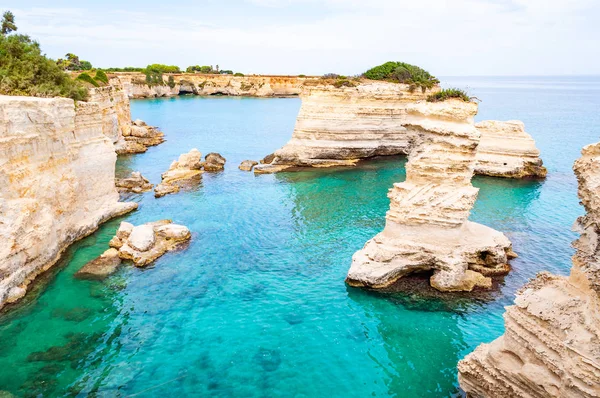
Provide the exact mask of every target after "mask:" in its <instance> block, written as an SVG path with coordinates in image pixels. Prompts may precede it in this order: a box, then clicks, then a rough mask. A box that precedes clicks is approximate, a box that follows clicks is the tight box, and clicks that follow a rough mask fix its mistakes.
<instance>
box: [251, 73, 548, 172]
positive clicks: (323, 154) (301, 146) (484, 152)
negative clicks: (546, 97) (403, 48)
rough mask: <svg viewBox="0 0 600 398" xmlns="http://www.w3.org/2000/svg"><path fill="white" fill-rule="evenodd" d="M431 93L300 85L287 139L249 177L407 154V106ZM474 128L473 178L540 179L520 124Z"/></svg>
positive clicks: (382, 86)
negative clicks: (477, 143) (476, 132)
mask: <svg viewBox="0 0 600 398" xmlns="http://www.w3.org/2000/svg"><path fill="white" fill-rule="evenodd" d="M437 90H439V88H438V87H435V88H433V89H432V90H429V91H427V92H425V93H423V92H421V91H420V90H416V91H414V92H410V91H409V90H408V86H407V85H403V84H395V83H388V82H380V81H362V82H360V84H357V85H356V86H355V87H334V86H333V85H330V84H322V83H321V82H319V81H315V80H311V81H306V82H305V83H304V87H303V90H302V93H301V95H300V96H301V98H302V107H301V108H300V112H299V114H298V118H297V120H296V127H295V129H294V132H293V134H292V138H291V140H290V141H289V142H288V143H287V144H286V145H285V146H284V147H283V148H281V149H279V150H277V151H276V152H275V153H274V157H273V160H272V161H271V162H270V165H268V164H266V165H260V166H258V167H256V168H255V172H256V173H271V172H278V171H282V170H293V169H295V168H300V167H329V166H338V165H344V166H349V165H354V164H356V163H357V162H358V161H359V160H360V159H365V158H370V157H373V156H380V155H397V154H408V153H410V152H411V150H412V148H413V147H414V145H415V142H416V141H415V140H414V137H413V136H412V135H411V131H410V130H407V129H406V128H405V127H404V123H405V119H406V109H407V106H409V104H412V103H415V102H418V101H425V100H426V97H427V96H428V95H430V94H432V93H433V92H436V91H437ZM450 117H453V116H451V115H450ZM469 123H471V124H472V123H473V121H472V120H471V121H470V122H469ZM477 128H478V130H479V131H480V134H481V146H480V148H481V149H478V151H481V153H479V152H478V155H477V157H478V163H477V165H476V168H475V172H476V173H478V174H483V175H491V176H503V177H519V178H520V177H530V176H540V177H541V176H545V169H544V168H543V167H542V166H541V164H542V162H541V160H540V159H539V151H538V150H537V148H536V147H535V142H534V141H533V139H532V138H531V136H530V135H529V134H527V133H525V131H524V128H523V125H522V123H521V122H518V121H511V122H494V121H489V122H482V123H479V124H478V125H477Z"/></svg>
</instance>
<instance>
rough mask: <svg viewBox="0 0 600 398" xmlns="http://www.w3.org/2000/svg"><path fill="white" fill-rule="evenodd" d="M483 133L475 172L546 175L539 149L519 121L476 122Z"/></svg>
mask: <svg viewBox="0 0 600 398" xmlns="http://www.w3.org/2000/svg"><path fill="white" fill-rule="evenodd" d="M475 127H476V128H477V130H479V132H480V133H481V141H480V142H479V147H478V148H477V164H476V165H475V173H477V174H482V175H489V176H494V177H512V178H530V177H532V178H543V177H546V173H547V172H546V168H545V167H544V166H542V160H541V159H540V151H539V150H538V149H537V148H536V146H535V141H534V140H533V138H532V137H531V136H530V135H529V134H527V133H526V132H525V125H524V124H523V122H520V121H518V120H511V121H508V122H498V121H494V120H487V121H484V122H480V123H477V124H476V125H475Z"/></svg>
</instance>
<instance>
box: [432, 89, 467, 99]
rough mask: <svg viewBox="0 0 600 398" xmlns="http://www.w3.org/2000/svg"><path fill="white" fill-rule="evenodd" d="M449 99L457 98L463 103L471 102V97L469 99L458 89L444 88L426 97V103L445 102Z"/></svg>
mask: <svg viewBox="0 0 600 398" xmlns="http://www.w3.org/2000/svg"><path fill="white" fill-rule="evenodd" d="M450 98H457V99H461V100H463V101H465V102H471V97H469V95H468V94H467V93H466V92H465V91H463V90H461V89H459V88H445V89H443V90H440V91H438V92H437V93H435V94H431V95H430V96H428V97H427V101H428V102H441V101H446V100H447V99H450Z"/></svg>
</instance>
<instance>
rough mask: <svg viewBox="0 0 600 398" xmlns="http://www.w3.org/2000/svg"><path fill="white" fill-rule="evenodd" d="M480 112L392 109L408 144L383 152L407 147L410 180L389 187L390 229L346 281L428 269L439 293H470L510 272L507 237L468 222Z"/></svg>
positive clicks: (361, 255)
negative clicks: (476, 124) (499, 275)
mask: <svg viewBox="0 0 600 398" xmlns="http://www.w3.org/2000/svg"><path fill="white" fill-rule="evenodd" d="M395 102H398V101H397V100H396V101H395ZM476 112H477V105H476V104H474V103H467V102H464V101H462V100H449V101H445V102H439V103H429V102H424V101H421V102H416V103H415V102H407V103H404V104H403V107H402V108H401V109H398V111H397V112H392V114H394V113H395V114H397V117H396V118H395V120H394V124H393V125H394V126H395V128H394V131H398V132H400V133H401V134H402V135H403V136H404V137H407V142H406V144H405V145H404V146H402V147H401V148H398V149H395V148H397V147H395V146H393V145H386V146H385V149H384V150H390V151H391V150H398V151H400V150H405V148H410V154H409V158H408V163H407V165H406V181H405V182H403V183H396V184H394V187H393V188H392V189H391V190H390V192H389V194H388V197H389V198H390V210H389V211H388V212H387V215H386V226H385V228H384V230H383V232H381V233H380V234H378V235H377V236H375V237H374V238H373V239H371V240H370V241H368V242H367V243H366V245H365V247H364V248H363V249H362V250H360V251H358V252H357V253H356V254H355V255H354V256H353V259H352V266H351V268H350V270H349V272H348V276H347V279H346V281H347V282H348V284H350V285H352V286H366V287H372V288H381V287H386V286H388V285H390V284H392V283H394V282H395V281H397V280H398V279H399V278H401V277H403V276H405V275H407V274H410V273H413V272H422V271H427V272H432V276H431V278H430V281H431V285H432V286H433V287H435V288H436V289H438V290H441V291H471V290H472V289H473V288H474V287H484V288H489V287H491V279H490V278H489V276H492V275H498V274H503V273H506V272H508V270H509V267H508V265H507V262H508V259H507V256H510V255H513V253H512V250H511V244H510V242H509V241H508V239H507V238H506V237H505V236H504V235H503V234H502V233H500V232H498V231H495V230H493V229H491V228H488V227H486V226H483V225H480V224H476V223H473V222H470V221H468V216H469V213H470V210H471V208H472V207H473V204H474V202H475V199H476V197H477V193H478V189H477V188H475V187H473V186H472V185H471V178H472V176H473V170H474V166H475V154H476V150H477V145H478V143H479V139H480V134H479V132H478V131H477V129H476V128H475V126H474V124H473V117H474V116H475V113H476ZM363 126H365V125H363ZM385 131H387V129H385ZM390 136H391V135H390ZM376 142H380V141H379V140H377V141H376ZM367 147H368V145H366V144H363V145H362V148H367ZM372 147H374V148H377V146H372ZM318 150H321V149H318ZM282 153H283V154H284V156H285V151H278V152H276V154H275V155H276V156H277V157H279V158H280V159H281V156H282Z"/></svg>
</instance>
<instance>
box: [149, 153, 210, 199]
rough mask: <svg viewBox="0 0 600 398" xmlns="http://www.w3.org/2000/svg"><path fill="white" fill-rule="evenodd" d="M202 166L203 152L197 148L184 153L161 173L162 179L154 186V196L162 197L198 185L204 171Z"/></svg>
mask: <svg viewBox="0 0 600 398" xmlns="http://www.w3.org/2000/svg"><path fill="white" fill-rule="evenodd" d="M202 166H204V163H203V162H202V154H201V153H200V152H199V151H198V150H197V149H196V148H194V149H192V150H191V151H190V152H188V153H184V154H182V155H181V156H179V159H178V160H175V161H173V163H171V166H170V167H169V170H167V171H166V172H164V173H163V174H162V175H161V177H162V181H161V183H160V184H158V185H157V186H156V187H155V188H154V196H155V197H157V198H160V197H161V196H165V195H168V194H171V193H176V192H179V190H180V189H181V188H188V187H192V186H195V185H197V184H198V182H199V181H200V177H201V175H202V173H203V171H202Z"/></svg>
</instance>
